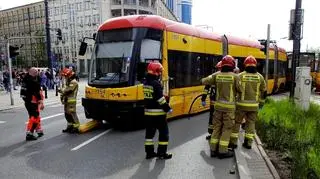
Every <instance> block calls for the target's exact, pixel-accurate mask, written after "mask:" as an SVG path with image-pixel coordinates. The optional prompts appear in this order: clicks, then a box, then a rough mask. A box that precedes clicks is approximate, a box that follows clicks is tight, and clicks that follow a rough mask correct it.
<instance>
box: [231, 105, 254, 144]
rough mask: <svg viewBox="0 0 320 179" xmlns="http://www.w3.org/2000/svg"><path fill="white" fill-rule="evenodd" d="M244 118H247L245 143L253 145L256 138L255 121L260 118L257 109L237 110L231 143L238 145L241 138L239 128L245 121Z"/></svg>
mask: <svg viewBox="0 0 320 179" xmlns="http://www.w3.org/2000/svg"><path fill="white" fill-rule="evenodd" d="M243 118H245V119H246V123H245V131H246V132H245V136H244V139H245V143H246V145H247V146H251V145H252V142H253V139H254V134H255V123H256V120H257V118H258V112H257V111H240V110H239V111H237V112H236V120H235V125H234V126H233V129H232V134H231V138H230V143H232V144H234V145H237V141H238V138H239V129H240V125H241V123H242V121H243Z"/></svg>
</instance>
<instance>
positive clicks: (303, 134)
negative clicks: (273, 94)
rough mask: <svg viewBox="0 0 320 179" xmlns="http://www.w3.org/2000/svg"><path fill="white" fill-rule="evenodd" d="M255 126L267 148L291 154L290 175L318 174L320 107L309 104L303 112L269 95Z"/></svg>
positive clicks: (295, 106)
mask: <svg viewBox="0 0 320 179" xmlns="http://www.w3.org/2000/svg"><path fill="white" fill-rule="evenodd" d="M256 128H257V133H258V135H259V137H260V138H261V140H262V141H263V142H264V144H265V145H266V147H267V148H268V149H271V150H278V151H280V152H285V153H288V155H289V156H290V157H291V160H292V162H293V169H292V176H293V178H297V179H304V178H313V177H311V176H316V175H317V176H320V106H318V105H316V104H313V103H311V104H310V109H309V110H308V111H303V110H301V108H300V107H299V106H297V105H295V104H293V103H291V102H290V101H289V100H281V101H274V100H272V99H269V98H268V99H267V101H266V104H265V106H264V107H263V108H262V109H261V111H260V112H259V120H258V121H257V123H256ZM315 178H317V177H315Z"/></svg>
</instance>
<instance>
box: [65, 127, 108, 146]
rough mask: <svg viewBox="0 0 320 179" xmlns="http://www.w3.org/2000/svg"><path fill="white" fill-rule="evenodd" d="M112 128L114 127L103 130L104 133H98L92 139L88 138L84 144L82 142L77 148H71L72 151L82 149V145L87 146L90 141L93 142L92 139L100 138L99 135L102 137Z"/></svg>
mask: <svg viewBox="0 0 320 179" xmlns="http://www.w3.org/2000/svg"><path fill="white" fill-rule="evenodd" d="M111 130H112V129H109V130H107V131H104V132H102V133H101V134H99V135H96V136H94V137H92V138H91V139H89V140H87V141H85V142H83V143H82V144H80V145H78V146H76V147H75V148H73V149H71V151H75V150H78V149H80V148H81V147H83V146H85V145H87V144H89V143H90V142H92V141H94V140H96V139H98V138H99V137H101V136H103V135H105V134H107V133H108V132H110V131H111Z"/></svg>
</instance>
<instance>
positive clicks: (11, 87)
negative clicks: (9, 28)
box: [7, 38, 14, 106]
mask: <svg viewBox="0 0 320 179" xmlns="http://www.w3.org/2000/svg"><path fill="white" fill-rule="evenodd" d="M7 40H8V41H7V57H8V65H9V81H10V101H11V105H12V106H13V105H14V101H13V94H12V91H13V81H12V64H11V57H10V44H9V38H8V39H7Z"/></svg>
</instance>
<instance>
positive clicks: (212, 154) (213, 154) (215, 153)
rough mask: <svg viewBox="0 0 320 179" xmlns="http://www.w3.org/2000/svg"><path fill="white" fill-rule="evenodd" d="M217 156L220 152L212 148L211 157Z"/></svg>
mask: <svg viewBox="0 0 320 179" xmlns="http://www.w3.org/2000/svg"><path fill="white" fill-rule="evenodd" d="M217 156H218V153H217V152H216V151H213V150H210V157H211V158H214V157H217Z"/></svg>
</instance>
